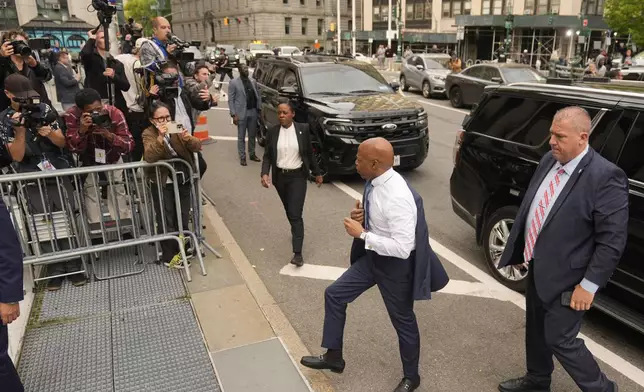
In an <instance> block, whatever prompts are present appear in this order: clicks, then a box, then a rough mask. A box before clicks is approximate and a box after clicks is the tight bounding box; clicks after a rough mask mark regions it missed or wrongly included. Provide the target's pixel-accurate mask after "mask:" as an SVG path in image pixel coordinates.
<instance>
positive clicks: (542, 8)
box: [537, 0, 548, 15]
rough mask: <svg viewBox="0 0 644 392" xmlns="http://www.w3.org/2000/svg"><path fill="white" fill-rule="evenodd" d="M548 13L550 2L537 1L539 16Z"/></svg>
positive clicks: (546, 0)
mask: <svg viewBox="0 0 644 392" xmlns="http://www.w3.org/2000/svg"><path fill="white" fill-rule="evenodd" d="M547 13H548V0H537V15H545V14H547Z"/></svg>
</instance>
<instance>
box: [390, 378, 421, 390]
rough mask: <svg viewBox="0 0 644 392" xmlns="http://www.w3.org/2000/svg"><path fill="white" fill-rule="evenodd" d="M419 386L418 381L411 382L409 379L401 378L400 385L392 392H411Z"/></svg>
mask: <svg viewBox="0 0 644 392" xmlns="http://www.w3.org/2000/svg"><path fill="white" fill-rule="evenodd" d="M419 385H420V379H419V380H418V381H413V380H412V379H410V378H403V379H402V380H401V381H400V384H398V386H397V387H396V389H394V392H411V391H415V390H416V388H418V386H419Z"/></svg>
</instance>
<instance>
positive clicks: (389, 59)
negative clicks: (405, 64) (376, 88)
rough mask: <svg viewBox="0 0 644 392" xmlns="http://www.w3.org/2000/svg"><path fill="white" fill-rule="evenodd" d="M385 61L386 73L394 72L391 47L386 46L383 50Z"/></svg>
mask: <svg viewBox="0 0 644 392" xmlns="http://www.w3.org/2000/svg"><path fill="white" fill-rule="evenodd" d="M385 59H386V60H387V71H389V72H393V71H394V50H393V49H391V46H387V49H385Z"/></svg>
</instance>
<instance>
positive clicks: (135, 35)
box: [122, 18, 143, 54]
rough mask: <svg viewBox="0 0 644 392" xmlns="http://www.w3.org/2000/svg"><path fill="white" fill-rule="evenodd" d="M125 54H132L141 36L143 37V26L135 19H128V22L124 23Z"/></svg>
mask: <svg viewBox="0 0 644 392" xmlns="http://www.w3.org/2000/svg"><path fill="white" fill-rule="evenodd" d="M123 36H124V39H123V46H122V48H123V50H122V52H123V54H130V53H132V50H133V49H134V46H135V45H136V41H137V40H138V39H139V38H143V26H141V24H139V23H134V19H133V18H130V19H128V23H126V24H125V25H123Z"/></svg>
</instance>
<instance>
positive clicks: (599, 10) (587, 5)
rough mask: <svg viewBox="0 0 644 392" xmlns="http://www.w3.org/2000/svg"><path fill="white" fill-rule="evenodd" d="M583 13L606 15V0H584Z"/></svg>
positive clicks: (582, 3) (582, 4)
mask: <svg viewBox="0 0 644 392" xmlns="http://www.w3.org/2000/svg"><path fill="white" fill-rule="evenodd" d="M581 13H582V14H584V15H604V0H583V1H582V2H581Z"/></svg>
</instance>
